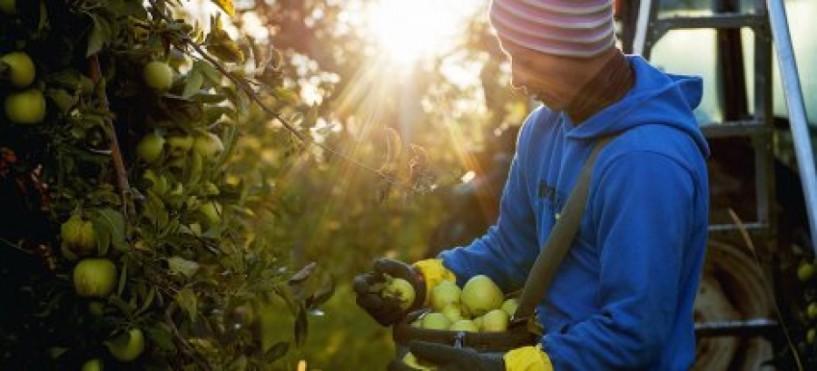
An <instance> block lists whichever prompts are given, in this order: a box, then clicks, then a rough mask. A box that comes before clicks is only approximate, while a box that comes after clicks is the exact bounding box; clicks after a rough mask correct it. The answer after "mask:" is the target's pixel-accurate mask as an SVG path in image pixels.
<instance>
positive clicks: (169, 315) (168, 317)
mask: <svg viewBox="0 0 817 371" xmlns="http://www.w3.org/2000/svg"><path fill="white" fill-rule="evenodd" d="M174 311H176V303H175V302H172V303H170V305H168V307H167V309H166V310H165V323H166V324H167V325H168V327H170V330H171V331H172V332H173V336H175V337H176V338H177V339H178V340H179V342H180V343H181V344H182V345H183V346H184V347H185V348H186V349H187V350H188V351H189V352H190V356H191V357H192V358H193V360H195V361H196V362H197V363H198V364H199V366H201V367H202V369H203V370H212V369H213V367H212V366H211V365H210V364H209V363H208V362H207V360H205V359H202V357H201V356H199V355H198V354H197V352H196V348H194V347H193V345H191V344H190V343H189V342H188V341H187V339H185V338H184V336H182V334H181V333H180V332H179V328H178V327H176V322H174V321H173V312H174Z"/></svg>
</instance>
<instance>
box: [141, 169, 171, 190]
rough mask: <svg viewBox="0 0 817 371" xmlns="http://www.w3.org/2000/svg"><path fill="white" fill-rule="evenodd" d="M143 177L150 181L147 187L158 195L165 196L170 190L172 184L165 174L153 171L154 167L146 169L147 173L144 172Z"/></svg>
mask: <svg viewBox="0 0 817 371" xmlns="http://www.w3.org/2000/svg"><path fill="white" fill-rule="evenodd" d="M142 179H144V180H147V181H148V182H150V185H149V186H148V188H147V189H148V190H149V191H152V192H153V193H156V194H157V195H160V196H163V195H164V194H165V193H167V191H169V190H170V184H169V183H168V181H167V178H166V177H165V176H164V175H161V174H157V173H156V172H155V171H153V169H147V170H145V173H144V174H142Z"/></svg>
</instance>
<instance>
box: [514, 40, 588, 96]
mask: <svg viewBox="0 0 817 371" xmlns="http://www.w3.org/2000/svg"><path fill="white" fill-rule="evenodd" d="M500 45H501V46H502V50H503V51H504V52H505V55H506V56H507V57H508V60H510V62H511V86H513V87H514V88H515V89H519V90H521V91H522V92H523V93H524V94H525V95H527V96H529V97H531V98H533V99H536V100H539V101H541V102H542V103H544V104H545V105H546V106H547V107H548V108H550V109H551V110H557V111H558V110H563V109H565V107H567V106H568V104H569V103H570V102H572V101H573V99H574V98H575V96H576V93H577V92H578V89H579V88H580V87H581V85H583V81H576V80H577V79H575V78H574V76H575V73H576V71H575V69H576V63H579V61H577V60H575V59H573V58H566V57H559V56H553V55H549V54H544V53H540V52H536V51H533V50H530V49H527V48H524V47H520V46H517V45H515V44H512V43H510V42H507V41H503V40H500Z"/></svg>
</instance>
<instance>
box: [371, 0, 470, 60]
mask: <svg viewBox="0 0 817 371" xmlns="http://www.w3.org/2000/svg"><path fill="white" fill-rule="evenodd" d="M484 2H485V1H483V0H445V1H440V0H375V1H371V2H370V3H369V4H368V5H369V6H368V7H367V8H365V11H364V13H363V14H362V17H363V21H364V24H365V25H366V26H367V29H368V32H370V33H371V34H372V36H374V39H375V40H376V41H377V43H378V47H380V49H381V50H383V51H385V52H386V53H387V55H388V56H389V57H390V58H391V59H392V60H393V61H394V62H396V63H398V64H401V65H408V64H411V63H412V62H414V61H416V60H417V59H419V58H422V57H425V56H429V55H432V54H434V53H438V52H440V51H442V50H443V49H444V48H446V47H450V46H451V45H452V44H453V43H454V42H455V41H456V40H457V39H458V37H459V36H461V35H462V33H463V31H464V30H465V26H466V21H467V20H468V19H469V18H470V16H472V15H473V14H474V13H475V12H477V11H480V10H481V9H483V8H482V6H481V4H483V3H484Z"/></svg>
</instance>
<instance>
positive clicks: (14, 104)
mask: <svg viewBox="0 0 817 371" xmlns="http://www.w3.org/2000/svg"><path fill="white" fill-rule="evenodd" d="M5 109H6V117H8V118H9V120H11V121H12V122H14V123H16V124H38V123H40V122H41V121H43V119H44V118H45V96H43V93H42V92H41V91H39V90H37V89H28V90H23V91H21V92H17V93H11V94H9V95H7V96H6V100H5Z"/></svg>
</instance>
